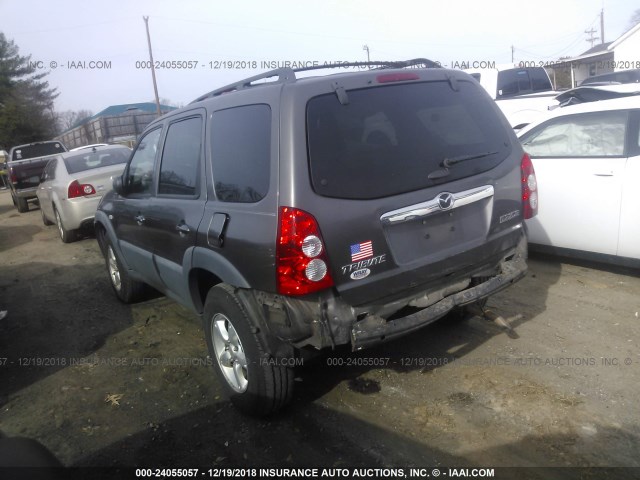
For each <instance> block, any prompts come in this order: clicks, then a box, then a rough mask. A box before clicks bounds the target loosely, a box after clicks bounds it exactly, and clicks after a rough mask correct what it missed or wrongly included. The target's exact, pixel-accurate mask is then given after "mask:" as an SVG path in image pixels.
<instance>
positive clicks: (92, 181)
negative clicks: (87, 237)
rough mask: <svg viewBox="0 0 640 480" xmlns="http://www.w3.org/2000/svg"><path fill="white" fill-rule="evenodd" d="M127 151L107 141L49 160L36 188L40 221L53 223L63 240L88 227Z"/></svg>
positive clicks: (120, 168) (127, 153) (109, 189)
mask: <svg viewBox="0 0 640 480" xmlns="http://www.w3.org/2000/svg"><path fill="white" fill-rule="evenodd" d="M130 155H131V149H130V148H128V147H124V146H122V145H109V146H104V147H92V148H91V149H90V150H89V149H83V150H78V151H75V152H67V153H62V154H59V155H56V156H55V157H53V158H52V159H51V160H49V163H47V166H46V167H45V168H44V172H43V173H42V177H41V179H40V185H39V186H38V191H37V192H36V194H37V196H38V201H39V203H40V211H41V213H42V221H43V222H44V224H45V225H53V224H54V223H55V224H56V225H57V227H58V232H59V233H60V239H61V240H62V241H63V242H64V243H69V242H72V241H73V240H75V239H76V238H77V236H78V233H79V231H81V230H84V229H90V228H92V227H93V218H94V217H95V214H96V209H97V208H98V203H100V200H101V199H102V197H103V196H104V195H105V194H106V193H107V192H109V191H111V189H112V183H113V182H112V177H114V176H118V175H121V174H122V171H123V170H124V167H125V165H126V163H127V161H128V160H129V156H130Z"/></svg>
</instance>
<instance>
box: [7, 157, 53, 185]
mask: <svg viewBox="0 0 640 480" xmlns="http://www.w3.org/2000/svg"><path fill="white" fill-rule="evenodd" d="M51 158H53V157H47V158H34V159H30V160H21V161H18V162H9V169H10V175H11V181H12V183H13V185H14V186H15V188H16V190H23V189H27V188H36V187H37V186H38V185H40V177H41V176H42V172H43V170H44V167H45V166H46V165H47V163H48V162H49V160H51Z"/></svg>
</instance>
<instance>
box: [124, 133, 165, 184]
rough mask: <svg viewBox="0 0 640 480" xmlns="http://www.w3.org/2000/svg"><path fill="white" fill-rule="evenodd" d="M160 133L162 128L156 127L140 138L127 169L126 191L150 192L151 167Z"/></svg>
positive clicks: (151, 182) (151, 181)
mask: <svg viewBox="0 0 640 480" xmlns="http://www.w3.org/2000/svg"><path fill="white" fill-rule="evenodd" d="M161 133H162V128H160V127H158V128H156V129H155V130H152V131H151V132H149V133H147V134H146V135H145V136H144V137H142V140H140V143H139V144H138V148H136V151H135V152H134V153H133V157H132V158H131V162H130V163H129V168H128V169H127V176H126V178H125V186H126V189H127V193H131V194H139V195H146V194H151V193H152V188H153V167H154V164H155V158H156V152H157V151H158V143H159V141H160V134H161Z"/></svg>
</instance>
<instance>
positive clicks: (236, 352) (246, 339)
mask: <svg viewBox="0 0 640 480" xmlns="http://www.w3.org/2000/svg"><path fill="white" fill-rule="evenodd" d="M203 319H204V331H205V336H206V340H207V346H208V348H209V354H210V356H211V358H212V359H213V364H214V369H215V371H216V374H217V375H218V378H219V379H220V382H221V384H222V386H223V389H224V390H225V392H226V393H227V396H228V397H229V398H230V400H231V402H232V403H233V404H234V405H235V407H237V408H238V409H239V410H240V411H242V412H244V413H246V414H249V415H253V416H266V415H270V414H272V413H274V412H276V411H278V410H280V409H281V408H282V407H284V406H285V405H286V404H288V403H289V402H290V401H291V397H292V395H293V384H294V381H293V370H292V369H291V368H289V367H286V366H281V365H278V362H277V361H275V359H273V358H270V357H269V356H268V350H267V348H266V346H265V343H266V342H265V340H264V338H263V337H262V332H261V331H260V328H259V327H258V326H257V325H255V324H254V322H253V321H252V320H251V319H250V318H249V316H248V314H247V311H246V309H245V308H244V306H243V303H242V302H241V300H240V299H239V297H238V296H237V295H236V294H235V292H234V289H233V287H231V286H229V285H226V284H220V285H216V286H214V287H213V288H211V290H209V293H208V295H207V299H206V302H205V305H204V317H203Z"/></svg>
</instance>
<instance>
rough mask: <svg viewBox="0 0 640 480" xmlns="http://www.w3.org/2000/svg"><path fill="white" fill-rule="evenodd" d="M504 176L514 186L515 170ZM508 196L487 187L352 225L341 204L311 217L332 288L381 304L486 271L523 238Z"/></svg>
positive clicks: (434, 197) (349, 298) (357, 300)
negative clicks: (327, 263) (322, 245)
mask: <svg viewBox="0 0 640 480" xmlns="http://www.w3.org/2000/svg"><path fill="white" fill-rule="evenodd" d="M507 178H508V179H510V180H515V182H511V181H510V183H514V184H515V186H516V187H519V185H518V183H517V180H518V177H517V172H516V175H512V174H510V175H507ZM499 183H500V184H501V185H502V184H504V183H505V179H502V180H501V181H500V182H499ZM514 193H516V194H517V190H516V189H509V188H504V189H498V188H496V187H494V186H492V185H484V186H480V187H474V188H471V189H467V190H461V191H453V192H451V191H444V192H440V193H437V194H431V195H429V197H428V200H426V201H424V202H419V203H413V204H409V205H407V206H406V207H402V208H396V209H388V208H382V209H381V210H376V211H370V213H367V214H362V215H359V216H354V219H352V220H346V219H347V218H348V217H349V216H350V215H351V213H350V212H349V210H350V209H345V208H344V207H343V208H342V210H343V214H341V215H339V216H338V215H337V214H336V211H337V208H336V209H328V210H329V212H330V213H327V212H317V213H316V215H317V218H318V221H319V224H320V230H321V232H322V235H323V237H324V239H325V242H326V248H327V255H328V258H329V261H330V264H331V273H332V276H333V279H334V283H335V287H336V289H337V290H338V292H339V293H340V295H341V296H342V297H343V298H344V299H345V301H346V302H347V303H349V304H350V305H353V306H358V305H363V304H370V303H374V304H375V303H380V304H383V303H387V302H390V301H393V300H394V299H398V298H403V297H407V296H409V295H412V294H413V292H415V293H416V294H419V293H422V292H424V290H425V289H426V290H428V289H430V288H432V287H433V288H434V289H438V288H442V287H443V286H446V283H447V282H450V283H455V282H456V280H458V279H462V278H468V277H469V276H471V275H473V274H478V273H480V272H482V273H484V274H486V272H487V271H491V270H492V269H493V268H494V267H496V266H497V265H498V263H499V262H500V261H501V260H502V259H503V257H504V256H505V255H507V253H508V252H509V251H510V250H511V249H514V248H515V247H516V245H517V244H518V241H519V240H520V238H521V236H522V228H521V225H522V219H521V217H520V215H519V208H520V207H519V202H518V200H519V199H518V197H517V196H516V197H515V198H514V197H513V194H514ZM411 197H412V198H415V196H411ZM352 207H353V208H354V209H355V210H360V208H361V206H356V205H353V206H352ZM343 218H344V219H345V221H342V219H343Z"/></svg>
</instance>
